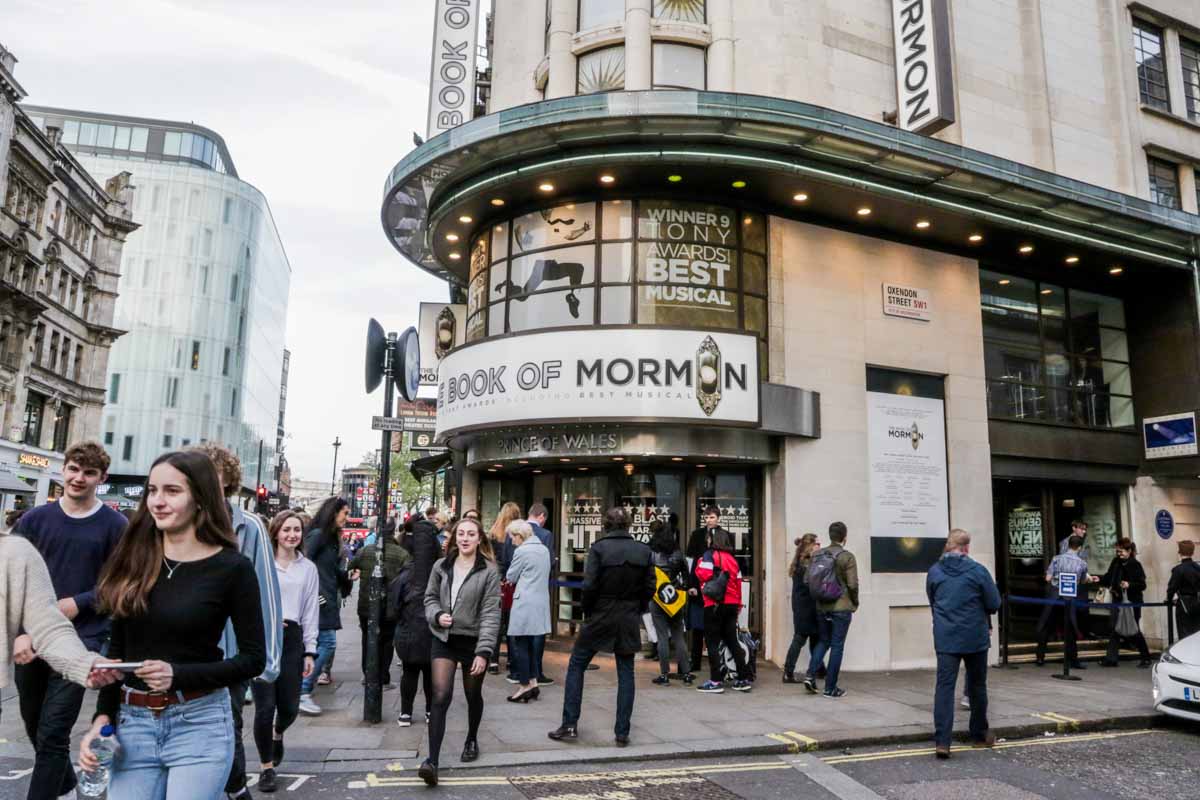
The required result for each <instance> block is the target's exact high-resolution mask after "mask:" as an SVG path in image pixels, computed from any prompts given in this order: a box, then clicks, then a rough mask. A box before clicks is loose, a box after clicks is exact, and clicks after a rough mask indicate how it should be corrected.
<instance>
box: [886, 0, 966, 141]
mask: <svg viewBox="0 0 1200 800" xmlns="http://www.w3.org/2000/svg"><path fill="white" fill-rule="evenodd" d="M892 30H893V32H894V34H893V35H894V40H895V48H894V51H893V52H894V54H895V66H896V100H897V108H896V124H897V125H899V126H900V128H901V129H903V130H906V131H912V132H914V133H923V134H925V135H927V136H928V135H932V134H934V133H936V132H938V131H940V130H941V129H942V128H945V127H946V126H947V125H950V124H951V123H953V122H954V85H953V81H954V72H953V69H952V66H951V63H950V15H949V13H948V11H947V3H946V0H892Z"/></svg>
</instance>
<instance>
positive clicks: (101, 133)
mask: <svg viewBox="0 0 1200 800" xmlns="http://www.w3.org/2000/svg"><path fill="white" fill-rule="evenodd" d="M116 133H117V129H116V128H115V127H114V126H112V125H100V126H99V127H97V128H96V146H97V147H107V148H109V149H111V148H112V146H113V139H114V138H115V136H116Z"/></svg>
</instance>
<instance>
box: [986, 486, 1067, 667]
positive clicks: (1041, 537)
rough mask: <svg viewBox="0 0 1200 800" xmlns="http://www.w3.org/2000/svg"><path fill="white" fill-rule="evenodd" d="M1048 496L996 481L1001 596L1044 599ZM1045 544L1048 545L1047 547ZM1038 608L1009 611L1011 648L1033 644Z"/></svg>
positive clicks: (1039, 489) (1015, 606)
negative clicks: (1013, 645) (1023, 644)
mask: <svg viewBox="0 0 1200 800" xmlns="http://www.w3.org/2000/svg"><path fill="white" fill-rule="evenodd" d="M1047 495H1048V492H1047V490H1046V489H1045V488H1044V487H1043V486H1042V484H1039V483H1031V482H1027V481H1007V480H1002V481H996V482H995V483H994V484H993V489H992V497H993V503H994V506H995V530H996V538H997V539H998V540H999V541H998V542H997V543H996V544H997V547H996V553H997V559H996V573H997V574H996V582H997V584H998V585H999V587H1000V591H1001V592H1003V593H1008V594H1011V595H1017V596H1022V597H1034V598H1041V597H1044V596H1045V594H1046V578H1045V576H1046V567H1047V565H1048V564H1049V563H1050V558H1051V556H1052V554H1053V548H1054V545H1053V537H1052V536H1050V537H1047V535H1046V532H1047V531H1049V530H1052V524H1053V523H1052V522H1051V521H1050V520H1049V519H1048V517H1049V516H1050V514H1049V512H1050V510H1051V509H1049V508H1047V506H1048V496H1047ZM1047 539H1049V541H1047ZM1041 613H1042V607H1041V606H1038V605H1031V604H1028V603H1012V604H1010V609H1009V624H1010V625H1011V628H1012V629H1011V631H1009V637H1010V638H1009V641H1010V642H1011V643H1014V644H1019V643H1023V642H1033V641H1036V640H1037V622H1038V618H1039V617H1040V616H1041Z"/></svg>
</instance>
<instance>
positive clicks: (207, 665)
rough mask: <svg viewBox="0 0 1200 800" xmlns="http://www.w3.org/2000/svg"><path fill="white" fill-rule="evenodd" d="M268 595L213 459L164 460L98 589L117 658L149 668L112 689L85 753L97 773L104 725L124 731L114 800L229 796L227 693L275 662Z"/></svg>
mask: <svg viewBox="0 0 1200 800" xmlns="http://www.w3.org/2000/svg"><path fill="white" fill-rule="evenodd" d="M258 597H259V595H258V581H257V579H256V578H255V576H254V568H253V567H252V566H251V565H250V562H249V561H247V560H246V558H245V557H244V556H242V555H241V554H240V553H238V551H237V549H236V540H235V539H234V534H233V530H232V527H231V524H230V521H229V512H228V510H227V509H226V506H225V499H224V496H223V494H222V491H221V483H220V480H219V479H218V478H217V473H216V469H215V468H214V467H213V464H212V461H210V460H209V459H208V457H207V456H205V455H203V454H201V453H193V452H187V453H167V454H166V455H163V456H160V457H159V458H158V460H156V461H155V462H154V465H153V466H152V467H151V468H150V477H149V479H148V480H147V483H146V491H145V492H144V494H143V497H142V502H141V505H139V507H138V510H137V513H135V514H134V517H133V520H132V521H131V522H130V524H129V528H128V530H127V531H126V532H125V535H124V536H123V537H122V539H121V543H120V544H119V545H118V546H117V549H116V551H115V552H114V553H113V555H112V556H111V558H110V559H109V561H108V564H107V565H106V566H105V568H104V571H103V572H102V573H101V575H100V581H99V584H98V586H97V598H98V602H99V605H100V607H101V608H102V609H104V611H105V612H107V613H108V614H110V615H111V617H112V639H111V643H110V645H109V652H108V655H109V657H110V658H111V659H114V660H115V661H122V662H131V661H132V662H139V663H140V664H141V666H140V667H139V668H137V669H136V670H134V671H133V672H132V673H130V674H127V675H126V676H125V677H124V679H123V680H122V681H121V682H120V683H117V684H113V685H112V686H109V687H107V688H105V689H104V690H103V691H101V693H100V698H99V701H98V702H97V703H96V717H95V719H94V721H93V724H92V728H91V730H90V731H89V732H88V733H87V734H86V735H85V736H84V738H83V743H82V744H81V745H80V752H79V762H80V765H81V766H82V767H83V768H84V769H85V770H92V769H95V767H96V763H97V762H96V758H95V755H94V754H93V753H92V750H91V744H92V742H93V741H94V740H95V738H96V737H97V736H98V735H99V733H100V729H101V728H102V727H103V726H104V725H115V726H116V728H117V732H116V735H117V740H118V743H119V744H120V749H119V750H118V751H117V755H116V759H115V761H114V762H113V766H112V782H111V784H110V785H109V790H108V796H109V798H110V800H212V799H213V798H218V797H220V796H221V794H222V791H223V789H224V786H225V779H226V778H227V777H228V775H229V764H230V761H231V759H232V756H233V721H232V714H231V712H230V707H229V692H228V688H227V687H229V686H233V685H235V684H238V683H242V682H244V681H248V680H250V679H251V678H254V677H255V676H257V675H259V674H260V673H261V672H262V671H263V668H264V666H265V662H266V644H265V640H264V635H263V621H262V611H261V610H260V608H259V601H258ZM230 619H232V620H233V629H234V633H235V635H236V636H237V641H238V654H237V655H236V656H234V657H233V658H229V659H226V658H223V656H222V653H221V648H220V640H221V633H222V631H223V630H224V628H225V624H226V622H227V621H229V620H230Z"/></svg>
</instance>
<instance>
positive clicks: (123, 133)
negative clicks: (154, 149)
mask: <svg viewBox="0 0 1200 800" xmlns="http://www.w3.org/2000/svg"><path fill="white" fill-rule="evenodd" d="M113 147H115V148H116V149H117V150H128V149H129V128H117V138H116V140H115V141H114V142H113Z"/></svg>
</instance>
